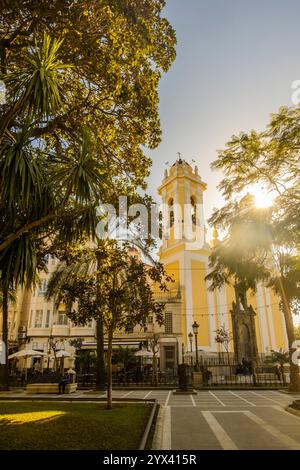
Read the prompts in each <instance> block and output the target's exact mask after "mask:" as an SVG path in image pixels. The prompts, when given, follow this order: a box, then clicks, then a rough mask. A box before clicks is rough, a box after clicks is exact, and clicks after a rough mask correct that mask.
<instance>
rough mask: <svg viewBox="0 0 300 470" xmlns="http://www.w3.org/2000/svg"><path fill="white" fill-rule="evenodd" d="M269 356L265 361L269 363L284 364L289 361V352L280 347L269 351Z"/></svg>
mask: <svg viewBox="0 0 300 470" xmlns="http://www.w3.org/2000/svg"><path fill="white" fill-rule="evenodd" d="M271 353H272V354H271V356H268V357H267V358H266V363H269V364H279V365H280V366H284V365H285V364H288V363H289V362H290V358H289V352H288V351H284V350H283V349H280V350H279V351H274V350H272V351H271Z"/></svg>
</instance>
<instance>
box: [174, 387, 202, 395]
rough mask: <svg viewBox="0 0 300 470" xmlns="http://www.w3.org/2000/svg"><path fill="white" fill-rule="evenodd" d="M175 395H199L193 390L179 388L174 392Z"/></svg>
mask: <svg viewBox="0 0 300 470" xmlns="http://www.w3.org/2000/svg"><path fill="white" fill-rule="evenodd" d="M173 395H197V392H196V390H194V389H193V388H188V389H187V390H181V389H180V388H179V389H177V390H174V391H173Z"/></svg>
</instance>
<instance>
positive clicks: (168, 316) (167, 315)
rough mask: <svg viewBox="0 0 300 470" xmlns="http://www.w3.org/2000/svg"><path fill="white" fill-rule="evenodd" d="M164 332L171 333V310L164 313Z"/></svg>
mask: <svg viewBox="0 0 300 470" xmlns="http://www.w3.org/2000/svg"><path fill="white" fill-rule="evenodd" d="M165 333H166V334H167V335H171V334H172V333H173V315H172V312H166V313H165Z"/></svg>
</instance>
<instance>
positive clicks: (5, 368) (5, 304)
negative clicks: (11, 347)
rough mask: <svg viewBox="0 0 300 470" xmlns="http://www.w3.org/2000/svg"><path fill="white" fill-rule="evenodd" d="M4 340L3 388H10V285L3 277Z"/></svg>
mask: <svg viewBox="0 0 300 470" xmlns="http://www.w3.org/2000/svg"><path fill="white" fill-rule="evenodd" d="M2 297H3V299H2V342H3V347H4V355H3V356H4V364H1V389H2V390H9V374H8V285H7V282H6V279H5V278H2Z"/></svg>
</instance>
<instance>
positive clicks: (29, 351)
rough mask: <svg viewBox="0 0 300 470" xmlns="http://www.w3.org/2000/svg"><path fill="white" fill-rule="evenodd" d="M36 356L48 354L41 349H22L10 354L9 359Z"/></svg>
mask: <svg viewBox="0 0 300 470" xmlns="http://www.w3.org/2000/svg"><path fill="white" fill-rule="evenodd" d="M34 356H46V354H45V353H43V352H41V351H34V350H33V349H21V351H18V352H16V353H13V354H11V355H10V356H8V359H14V358H18V357H24V358H26V357H34Z"/></svg>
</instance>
